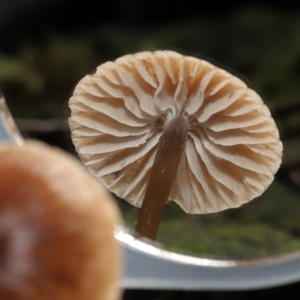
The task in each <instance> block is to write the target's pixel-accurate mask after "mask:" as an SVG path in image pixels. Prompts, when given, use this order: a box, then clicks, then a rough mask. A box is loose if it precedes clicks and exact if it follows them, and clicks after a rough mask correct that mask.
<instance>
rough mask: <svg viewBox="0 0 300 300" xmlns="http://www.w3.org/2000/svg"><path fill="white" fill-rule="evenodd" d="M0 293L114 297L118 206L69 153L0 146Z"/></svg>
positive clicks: (93, 299) (94, 299)
mask: <svg viewBox="0 0 300 300" xmlns="http://www.w3.org/2000/svg"><path fill="white" fill-rule="evenodd" d="M0 165H1V168H0V299H11V300H13V299H16V300H32V299H56V300H71V299H74V300H75V299H80V300H81V299H89V300H100V299H103V300H104V299H105V300H116V299H119V296H120V289H119V287H118V284H119V278H120V249H119V245H118V243H117V241H116V240H115V238H114V227H115V226H116V225H117V224H118V223H119V220H120V218H119V213H118V210H117V208H116V207H115V206H114V205H113V203H112V202H111V201H113V200H112V199H111V198H110V195H108V194H107V192H106V189H104V188H103V187H102V186H101V185H99V182H98V181H97V180H96V179H95V178H94V177H93V176H92V175H91V174H89V173H88V172H87V171H86V169H85V168H83V167H82V165H80V163H78V162H77V161H76V160H75V159H74V158H72V157H71V155H68V154H65V153H64V152H62V151H61V150H58V149H56V148H53V147H50V146H47V145H45V144H43V143H40V142H33V141H30V142H25V143H24V145H22V146H17V145H6V144H5V145H4V144H2V145H1V146H0Z"/></svg>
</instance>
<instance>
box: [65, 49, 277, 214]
mask: <svg viewBox="0 0 300 300" xmlns="http://www.w3.org/2000/svg"><path fill="white" fill-rule="evenodd" d="M69 106H70V109H71V111H72V113H71V117H70V118H69V124H70V127H71V131H72V139H73V142H74V144H75V147H76V150H77V152H78V154H79V156H80V158H81V159H82V161H83V162H84V164H85V165H86V166H87V168H88V169H89V170H90V172H91V173H92V174H94V175H95V176H96V177H97V178H99V179H100V180H101V181H102V182H103V183H104V185H105V186H106V187H107V188H108V189H109V190H111V191H112V192H114V193H115V194H116V195H118V196H119V197H121V198H123V199H125V200H127V201H128V202H130V203H131V204H132V205H135V206H137V207H141V206H142V203H143V199H144V197H145V194H146V190H147V185H148V183H149V178H150V177H151V172H152V166H153V163H154V161H155V159H156V154H157V151H158V149H159V147H160V145H161V144H162V143H164V144H168V143H169V141H171V139H172V137H174V136H175V135H176V133H175V132H176V131H178V132H185V133H184V134H183V135H184V136H182V138H181V140H182V143H184V144H183V147H182V152H181V153H180V154H178V155H179V160H178V166H177V167H176V173H175V176H174V182H172V185H171V190H170V193H169V196H168V199H167V200H173V201H175V202H176V203H178V204H179V205H180V206H181V207H182V209H183V210H184V211H186V212H187V213H191V214H198V213H213V212H218V211H221V210H224V209H228V208H233V207H239V206H240V205H242V204H243V203H245V202H248V201H249V200H251V199H253V198H254V197H257V196H259V195H260V194H262V193H263V191H265V190H266V188H267V187H268V186H269V185H270V183H271V182H272V180H273V178H274V174H275V173H276V171H277V170H278V168H279V166H280V163H281V156H282V143H281V141H280V140H279V133H278V129H277V127H276V125H275V122H274V120H273V119H272V117H271V115H270V111H269V109H268V108H267V107H266V105H265V104H264V103H263V101H262V100H261V98H260V96H259V95H258V94H256V93H255V92H254V91H253V90H251V89H249V88H248V87H247V86H246V85H245V83H243V82H242V81H241V80H239V79H238V78H236V77H234V76H232V75H231V74H229V73H227V72H226V71H224V70H221V69H219V68H217V67H215V66H213V65H212V64H210V63H208V62H206V61H204V60H200V59H197V58H194V57H188V56H183V55H181V54H178V53H176V52H172V51H156V52H153V53H151V52H141V53H137V54H135V55H126V56H123V57H121V58H119V59H117V60H116V61H115V62H107V63H104V64H102V65H100V66H99V67H98V68H97V71H96V73H95V74H92V75H87V76H85V77H84V78H83V79H82V80H81V81H80V82H79V83H78V85H77V87H76V88H75V90H74V94H73V96H72V97H71V99H70V101H69ZM174 120H178V121H176V122H177V124H178V126H177V125H176V126H177V127H176V128H177V129H175V130H174V133H172V135H169V136H170V138H169V140H168V139H166V140H165V141H163V142H162V137H163V136H164V135H165V132H166V130H168V128H170V127H172V126H170V124H172V123H173V122H175V121H174ZM184 128H186V131H185V129H184ZM179 148H180V147H179ZM164 155H165V159H167V157H168V153H165V154H164ZM166 171H167V170H165V169H161V170H160V172H161V173H163V172H166Z"/></svg>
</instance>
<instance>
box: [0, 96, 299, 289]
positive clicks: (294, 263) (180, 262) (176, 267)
mask: <svg viewBox="0 0 300 300" xmlns="http://www.w3.org/2000/svg"><path fill="white" fill-rule="evenodd" d="M1 141H6V142H7V141H9V142H12V143H17V144H19V145H21V144H23V138H22V136H21V134H20V132H19V130H18V129H17V126H16V125H15V123H14V120H13V118H12V117H11V114H10V112H9V109H8V108H7V106H6V103H5V99H4V98H3V96H2V93H1V90H0V142H1ZM116 239H117V240H119V242H120V244H121V246H122V248H123V253H124V264H125V265H124V272H123V277H122V282H121V284H122V287H123V288H126V289H174V290H246V289H248V290H249V289H258V288H266V287H274V286H278V285H283V284H287V283H292V282H295V281H297V280H299V279H300V252H297V253H292V254H287V255H283V256H280V257H271V258H266V259H263V260H253V261H251V260H250V261H234V260H232V261H229V260H228V261H225V260H214V259H206V258H196V257H192V256H187V255H182V254H177V253H173V252H170V251H166V250H164V249H161V248H159V247H158V246H157V245H153V244H150V243H146V242H144V241H141V240H138V239H136V238H134V237H133V236H132V235H130V234H129V233H128V232H127V231H126V230H125V229H124V228H121V229H120V228H117V229H116Z"/></svg>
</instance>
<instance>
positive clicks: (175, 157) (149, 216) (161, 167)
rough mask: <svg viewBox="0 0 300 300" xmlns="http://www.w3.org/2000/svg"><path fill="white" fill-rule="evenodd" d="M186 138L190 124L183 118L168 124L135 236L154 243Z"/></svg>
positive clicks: (159, 145) (161, 138) (181, 116)
mask: <svg viewBox="0 0 300 300" xmlns="http://www.w3.org/2000/svg"><path fill="white" fill-rule="evenodd" d="M186 137H187V121H186V118H185V116H184V115H183V114H180V115H179V116H178V117H176V118H174V119H172V120H171V121H169V122H168V123H167V124H166V127H165V131H164V133H163V134H162V136H161V137H160V140H159V143H158V149H157V152H156V156H155V159H154V163H153V167H152V171H151V174H150V178H149V182H148V186H147V190H146V194H145V198H144V201H143V205H142V207H141V210H140V213H139V216H138V221H137V225H136V229H135V230H136V233H137V235H139V236H144V237H146V238H148V239H152V240H155V239H156V235H157V232H158V227H159V223H160V221H161V218H162V216H163V212H164V209H165V205H166V203H167V201H168V199H169V196H170V192H171V189H172V186H173V183H174V181H175V178H176V174H177V170H178V166H179V163H180V159H181V156H182V152H183V149H184V145H185V141H186Z"/></svg>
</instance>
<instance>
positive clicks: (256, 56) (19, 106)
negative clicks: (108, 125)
mask: <svg viewBox="0 0 300 300" xmlns="http://www.w3.org/2000/svg"><path fill="white" fill-rule="evenodd" d="M197 2H199V3H197V4H196V5H195V4H194V3H195V0H194V1H190V0H185V1H178V2H176V1H167V0H152V1H141V0H109V1H92V0H84V1H78V2H75V1H70V0H0V84H1V86H2V89H3V91H4V93H5V96H6V98H7V101H8V104H9V107H10V108H11V110H12V112H13V115H14V116H16V117H17V118H19V119H22V120H24V119H32V118H33V119H53V118H65V117H66V116H67V114H68V109H67V105H66V102H67V100H68V97H69V95H70V94H71V92H72V89H73V87H74V86H75V84H76V83H77V81H78V80H79V79H80V78H81V77H83V76H84V75H85V74H86V73H88V72H91V71H92V70H93V69H94V68H95V67H96V66H97V65H98V64H100V63H102V62H104V61H106V60H108V59H114V58H116V57H118V56H121V55H123V54H126V53H129V52H136V51H142V50H155V49H160V48H163V49H173V50H178V51H180V52H182V53H188V54H192V55H196V56H200V57H205V58H208V59H209V60H210V61H213V62H217V63H218V64H219V65H224V66H226V68H227V69H229V70H234V73H235V74H242V77H245V78H246V81H247V82H250V83H251V85H253V86H255V87H258V89H259V90H260V91H261V93H262V94H263V95H264V96H265V97H266V99H267V101H268V102H269V104H270V107H271V108H272V107H275V108H276V109H277V113H278V114H279V115H280V113H281V114H282V110H280V109H281V107H284V105H285V104H286V103H293V105H294V111H297V109H298V108H299V107H298V103H299V101H298V96H299V95H300V4H298V5H296V6H295V5H292V2H290V1H280V2H277V4H276V5H275V4H274V3H273V1H229V2H228V1H221V2H220V3H216V2H214V1H209V2H206V3H205V4H202V3H200V1H197ZM201 2H204V1H201ZM274 111H276V110H275V109H274ZM283 111H284V110H283ZM283 116H290V112H287V113H286V115H284V113H283ZM288 119H289V120H288V121H287V120H285V119H282V120H281V121H280V123H281V133H282V134H283V135H284V136H285V137H286V139H287V140H288V139H289V136H290V135H291V138H293V139H294V138H295V137H296V138H298V136H299V128H300V127H299V115H297V116H296V117H293V118H288ZM291 120H292V121H291ZM20 124H23V128H22V126H21V130H23V133H24V134H27V135H28V136H31V137H37V138H40V139H44V140H46V141H48V142H49V143H52V144H56V145H59V146H61V147H62V148H65V149H68V150H70V147H71V146H70V143H69V142H68V141H67V142H66V139H65V138H64V136H63V134H62V133H61V131H63V130H61V129H57V130H56V131H55V130H54V131H51V130H50V131H51V132H48V131H47V130H45V131H44V132H39V131H38V130H36V128H32V127H30V124H29V123H26V122H23V123H22V122H21V121H20ZM28 124H29V125H28ZM26 126H27V127H26ZM290 152H291V153H292V152H293V151H290ZM294 152H295V151H294ZM296 156H299V155H298V152H297V151H296ZM286 162H287V163H290V164H293V162H292V163H291V162H289V160H288V159H286ZM281 174H282V173H281ZM281 176H287V175H286V174H285V175H284V174H282V175H281ZM285 178H286V177H285ZM287 184H291V185H292V186H293V182H292V183H291V182H288V181H287ZM294 189H295V190H297V183H296V184H295V183H294ZM299 293H300V283H294V284H290V285H287V286H284V287H276V288H272V289H264V290H257V291H240V292H220V291H218V292H215V291H206V292H188V291H185V292H183V291H134V290H130V291H125V294H124V299H144V300H147V299H149V300H150V299H151V300H152V299H153V300H154V299H156V300H160V299H161V300H163V299H165V300H167V299H172V300H175V299H216V300H220V299H250V298H251V299H252V298H258V299H260V298H261V299H265V298H270V299H271V298H272V297H276V296H277V298H278V297H280V298H284V299H298V298H299V296H298V295H299Z"/></svg>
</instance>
